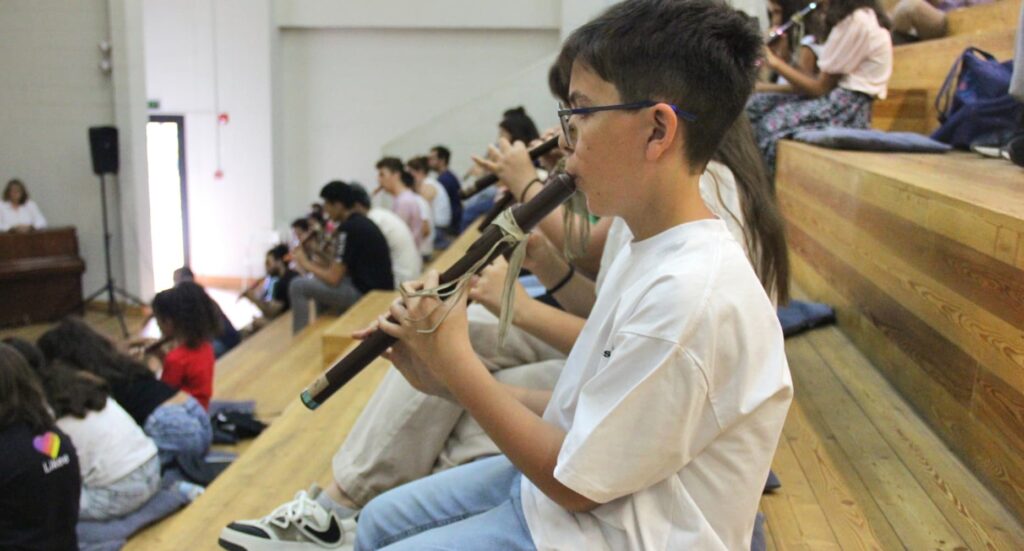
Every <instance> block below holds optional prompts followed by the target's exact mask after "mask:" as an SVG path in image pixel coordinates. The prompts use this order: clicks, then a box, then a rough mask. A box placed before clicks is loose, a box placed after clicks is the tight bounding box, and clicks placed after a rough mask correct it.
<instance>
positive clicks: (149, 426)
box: [142, 397, 213, 465]
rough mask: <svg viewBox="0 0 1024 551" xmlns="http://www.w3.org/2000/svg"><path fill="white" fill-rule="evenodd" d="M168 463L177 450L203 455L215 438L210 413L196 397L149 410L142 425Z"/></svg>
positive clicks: (163, 461) (161, 461)
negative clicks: (149, 412) (150, 411)
mask: <svg viewBox="0 0 1024 551" xmlns="http://www.w3.org/2000/svg"><path fill="white" fill-rule="evenodd" d="M142 430H143V432H145V433H146V435H147V436H149V437H150V438H152V439H153V443H155V444H156V448H157V450H159V452H160V464H161V465H166V464H167V463H169V462H170V460H171V459H173V458H174V456H175V455H176V454H179V453H184V454H189V455H204V454H205V453H206V452H207V450H209V449H210V442H211V441H213V429H212V428H211V427H210V417H209V415H207V413H206V410H205V409H203V406H201V405H200V404H199V402H198V401H196V399H195V398H192V397H189V398H188V400H185V401H184V402H182V403H180V404H164V405H162V406H160V407H158V408H156V409H155V410H153V413H151V414H149V417H147V418H146V422H145V423H144V424H143V426H142Z"/></svg>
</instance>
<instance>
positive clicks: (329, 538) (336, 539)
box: [303, 515, 341, 543]
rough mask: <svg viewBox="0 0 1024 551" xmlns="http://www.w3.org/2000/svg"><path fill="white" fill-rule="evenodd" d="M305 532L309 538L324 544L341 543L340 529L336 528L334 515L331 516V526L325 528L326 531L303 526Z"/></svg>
mask: <svg viewBox="0 0 1024 551" xmlns="http://www.w3.org/2000/svg"><path fill="white" fill-rule="evenodd" d="M303 528H304V529H305V531H306V532H309V534H310V535H311V536H314V537H316V538H317V539H319V540H320V541H322V542H324V543H341V527H339V526H338V521H337V520H335V518H334V515H331V525H330V526H328V527H327V530H324V531H322V532H320V531H317V530H314V529H313V527H312V526H309V525H305V526H303Z"/></svg>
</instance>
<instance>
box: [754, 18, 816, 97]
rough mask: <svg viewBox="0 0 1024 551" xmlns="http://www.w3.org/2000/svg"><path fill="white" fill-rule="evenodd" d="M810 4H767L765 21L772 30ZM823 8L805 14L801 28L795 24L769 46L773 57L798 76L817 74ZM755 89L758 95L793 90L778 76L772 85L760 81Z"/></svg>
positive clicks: (787, 82)
mask: <svg viewBox="0 0 1024 551" xmlns="http://www.w3.org/2000/svg"><path fill="white" fill-rule="evenodd" d="M808 4H810V1H809V0H779V1H777V2H776V1H770V2H768V19H769V21H770V23H771V28H772V29H775V28H777V27H779V26H780V25H783V24H785V23H787V22H788V21H789V20H790V19H791V18H792V17H793V16H794V15H796V14H797V13H798V12H799V11H800V10H802V9H804V8H806V7H807V6H808ZM824 11H825V10H824V8H818V9H815V10H814V11H812V12H811V13H810V14H808V15H807V16H806V17H805V18H804V20H803V23H802V25H801V26H796V25H794V26H793V27H790V29H789V31H788V32H787V33H786V34H785V35H784V36H781V37H779V38H777V39H775V40H774V41H772V42H770V43H769V44H768V49H769V50H771V52H772V54H773V55H774V56H775V57H777V58H779V59H781V60H784V61H786V62H788V63H789V64H790V65H792V66H793V67H794V68H796V69H798V70H799V71H800V72H801V73H803V74H805V75H807V76H809V77H811V78H814V77H816V76H817V74H818V57H820V56H821V47H822V45H821V44H820V43H819V41H818V35H817V33H818V29H819V28H820V27H821V24H822V23H823V22H824V18H823V17H822V14H823V13H824ZM754 89H755V90H756V91H758V92H789V91H792V88H791V87H790V86H789V81H788V80H786V78H785V77H783V76H782V75H780V74H775V75H774V80H773V81H772V82H766V81H761V80H759V81H758V82H757V84H756V85H755V87H754Z"/></svg>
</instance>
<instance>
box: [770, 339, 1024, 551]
mask: <svg viewBox="0 0 1024 551" xmlns="http://www.w3.org/2000/svg"><path fill="white" fill-rule="evenodd" d="M786 354H787V356H788V359H789V366H790V371H791V373H792V374H793V382H794V387H795V399H794V402H793V406H792V407H791V408H790V412H789V416H788V417H787V419H786V425H785V427H784V428H783V434H782V438H781V440H780V442H779V447H778V450H777V451H776V454H775V460H774V462H773V464H772V469H773V470H774V471H775V473H776V474H777V475H778V477H779V479H780V480H781V481H782V487H781V488H780V489H779V490H777V491H776V492H774V493H772V494H768V495H766V496H764V497H763V498H762V499H761V510H762V511H763V512H764V513H765V516H766V517H767V521H766V533H767V535H768V549H777V550H791V549H792V550H797V549H799V550H806V549H814V550H817V549H865V550H869V549H991V550H1006V551H1010V550H1016V549H1019V548H1020V543H1021V542H1022V541H1024V528H1022V527H1021V525H1020V523H1019V522H1018V521H1017V519H1015V518H1014V516H1013V515H1012V514H1011V512H1010V511H1008V510H1007V509H1006V508H1005V507H1003V506H1002V505H1001V504H1000V502H999V500H998V499H997V498H996V497H995V496H994V495H993V494H992V493H991V492H990V491H989V490H988V489H986V488H985V487H984V486H983V484H982V483H981V482H979V481H978V480H977V478H976V477H975V476H974V475H973V474H972V473H971V471H970V470H969V469H968V468H967V467H965V465H964V464H963V463H961V462H960V461H959V460H957V458H956V457H955V456H954V455H953V454H951V453H950V451H949V449H948V448H947V447H946V446H945V444H944V443H943V442H942V440H941V439H940V438H939V437H938V436H937V435H936V434H935V433H934V432H933V431H932V430H930V428H929V427H928V425H927V423H925V422H924V421H923V420H922V419H921V418H920V417H919V416H918V415H917V414H916V413H915V411H914V409H913V407H911V405H910V404H908V403H907V401H906V400H904V399H903V398H902V397H901V396H900V394H899V392H897V391H896V389H894V388H893V387H892V386H891V385H890V384H889V383H888V382H887V381H886V380H885V378H884V377H883V376H882V375H881V374H880V373H879V372H878V370H876V369H875V367H874V366H873V365H872V364H871V363H870V362H869V361H868V359H867V358H866V357H865V356H864V355H863V354H862V353H861V352H860V351H858V350H857V349H856V347H855V346H854V345H853V343H852V342H851V341H850V339H849V338H847V337H846V336H845V335H844V334H843V332H842V331H840V329H839V328H837V327H829V328H824V329H818V330H815V331H811V332H810V333H807V334H805V335H801V336H798V337H795V338H792V339H789V340H787V341H786Z"/></svg>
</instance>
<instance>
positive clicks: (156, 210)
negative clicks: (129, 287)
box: [146, 115, 190, 291]
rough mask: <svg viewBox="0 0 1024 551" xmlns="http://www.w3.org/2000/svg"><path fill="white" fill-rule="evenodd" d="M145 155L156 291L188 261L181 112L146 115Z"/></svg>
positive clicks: (186, 201) (169, 280)
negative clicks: (147, 116)
mask: <svg viewBox="0 0 1024 551" xmlns="http://www.w3.org/2000/svg"><path fill="white" fill-rule="evenodd" d="M146 159H147V160H148V162H149V223H150V233H151V235H152V241H153V242H152V247H153V288H154V289H156V290H158V291H159V290H163V289H168V288H170V287H171V286H172V285H173V277H172V276H173V273H174V270H177V269H178V268H180V267H182V266H188V265H190V254H189V250H190V247H189V232H188V178H187V176H186V174H187V173H186V171H185V117H184V116H181V115H150V117H149V122H148V123H147V124H146Z"/></svg>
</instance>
